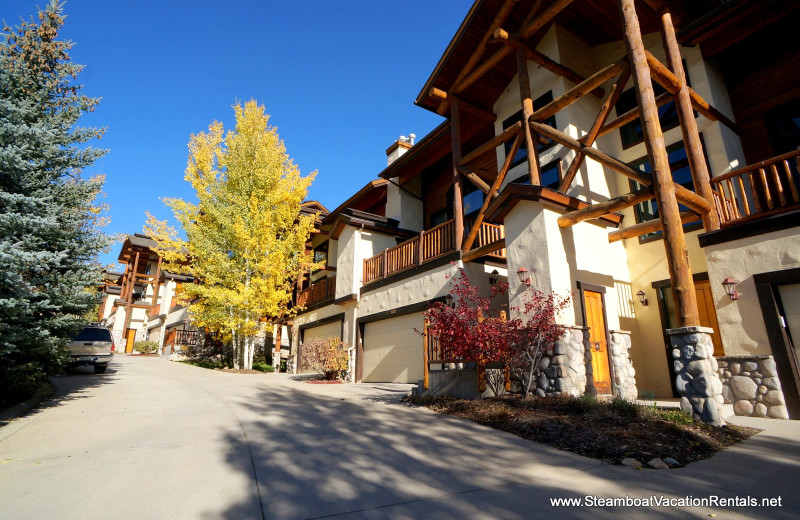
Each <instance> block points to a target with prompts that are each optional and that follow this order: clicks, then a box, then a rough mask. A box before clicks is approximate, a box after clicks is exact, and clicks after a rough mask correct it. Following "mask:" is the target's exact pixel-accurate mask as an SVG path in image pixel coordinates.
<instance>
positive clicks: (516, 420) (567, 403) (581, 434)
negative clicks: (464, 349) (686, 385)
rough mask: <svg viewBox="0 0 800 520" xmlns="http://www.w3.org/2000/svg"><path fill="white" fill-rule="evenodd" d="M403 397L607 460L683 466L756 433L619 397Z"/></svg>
mask: <svg viewBox="0 0 800 520" xmlns="http://www.w3.org/2000/svg"><path fill="white" fill-rule="evenodd" d="M407 401H408V402H410V403H411V404H416V405H419V406H426V407H428V408H431V409H433V410H435V411H436V412H438V413H444V414H449V415H454V416H456V417H461V418H464V419H469V420H471V421H475V422H477V423H480V424H483V425H486V426H491V427H492V428H496V429H498V430H503V431H506V432H510V433H513V434H515V435H518V436H520V437H523V438H525V439H530V440H534V441H536V442H541V443H544V444H549V445H550V446H554V447H556V448H558V449H560V450H567V451H572V452H575V453H579V454H581V455H584V456H587V457H592V458H595V459H599V460H603V461H606V462H610V463H612V464H620V463H621V461H622V459H625V458H634V459H637V460H639V461H641V462H642V463H644V464H646V462H647V461H649V460H651V459H653V458H659V459H662V460H663V459H664V458H672V459H675V460H676V461H677V462H678V464H677V465H678V466H685V465H686V464H689V463H691V462H695V461H698V460H702V459H705V458H708V457H710V456H712V455H713V454H714V453H716V452H717V451H720V450H722V449H725V448H726V447H728V446H731V445H732V444H735V443H737V442H740V441H743V440H745V439H747V438H749V437H751V436H752V435H754V434H756V433H758V432H759V431H761V430H757V429H754V428H743V427H739V426H734V425H728V426H725V427H723V428H718V427H714V426H709V425H707V424H705V423H702V422H699V421H695V420H693V419H692V418H691V417H690V416H688V415H687V414H684V413H683V412H680V411H679V410H669V411H665V410H655V409H653V408H649V407H643V406H638V405H635V404H632V403H628V402H625V401H613V402H600V401H598V400H596V399H589V398H578V399H576V398H568V397H546V398H539V397H530V398H528V399H525V400H522V399H520V398H519V397H518V396H501V397H493V398H488V399H480V400H475V401H470V400H463V399H455V398H452V397H449V396H421V397H409V398H407Z"/></svg>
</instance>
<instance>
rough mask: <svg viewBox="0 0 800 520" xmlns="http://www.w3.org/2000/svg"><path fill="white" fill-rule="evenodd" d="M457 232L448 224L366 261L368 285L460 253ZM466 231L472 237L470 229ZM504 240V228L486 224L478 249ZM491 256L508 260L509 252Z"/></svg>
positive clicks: (425, 232) (365, 273)
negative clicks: (454, 253)
mask: <svg viewBox="0 0 800 520" xmlns="http://www.w3.org/2000/svg"><path fill="white" fill-rule="evenodd" d="M468 226H469V223H468ZM455 229H456V226H455V220H448V221H447V222H444V223H442V224H439V225H438V226H436V227H432V228H431V229H428V230H426V231H422V232H421V233H420V234H419V236H416V237H414V238H411V239H409V240H406V241H405V242H402V243H400V244H397V245H396V246H394V247H391V248H389V249H387V250H386V251H384V252H383V253H380V254H378V255H375V256H373V257H372V258H368V259H366V260H364V282H363V283H364V285H367V284H370V283H373V282H375V281H378V280H382V279H384V278H386V277H387V276H391V275H393V274H396V273H400V272H403V271H405V270H407V269H411V268H413V267H416V266H418V265H422V264H424V263H426V262H430V261H431V260H435V259H437V258H440V257H442V256H445V255H447V254H449V253H452V252H453V251H455V250H456V245H455V237H456V234H455ZM465 231H466V232H467V233H468V232H469V229H468V228H467V230H465ZM504 237H505V234H504V230H503V226H499V225H496V224H489V223H487V222H484V223H482V224H481V228H480V230H479V231H478V236H477V238H476V239H475V244H474V247H475V248H478V247H481V246H484V245H487V244H491V243H492V242H495V241H497V240H499V239H501V238H504ZM488 256H493V257H495V258H500V259H504V258H505V249H501V250H499V251H495V252H493V253H490V254H489V255H488Z"/></svg>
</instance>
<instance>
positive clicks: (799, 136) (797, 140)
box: [764, 99, 800, 155]
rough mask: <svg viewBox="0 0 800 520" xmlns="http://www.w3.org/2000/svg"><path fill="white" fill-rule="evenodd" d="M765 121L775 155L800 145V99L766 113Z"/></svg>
mask: <svg viewBox="0 0 800 520" xmlns="http://www.w3.org/2000/svg"><path fill="white" fill-rule="evenodd" d="M764 121H765V124H766V127H767V132H768V133H769V138H770V141H771V143H772V151H773V153H774V154H775V155H781V154H784V153H786V152H791V151H792V150H796V149H797V148H798V147H800V99H795V100H794V101H790V102H789V103H785V104H783V105H781V106H779V107H778V108H774V109H772V110H770V111H768V112H766V113H764Z"/></svg>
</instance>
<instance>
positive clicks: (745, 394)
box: [731, 376, 758, 399]
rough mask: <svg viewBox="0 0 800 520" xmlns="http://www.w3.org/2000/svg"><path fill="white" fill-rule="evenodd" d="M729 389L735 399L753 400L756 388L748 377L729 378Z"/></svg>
mask: <svg viewBox="0 0 800 520" xmlns="http://www.w3.org/2000/svg"><path fill="white" fill-rule="evenodd" d="M731 389H732V390H733V395H734V396H735V397H736V399H755V397H756V391H758V386H757V385H756V384H755V382H754V381H753V380H752V379H750V378H749V377H745V376H733V377H731Z"/></svg>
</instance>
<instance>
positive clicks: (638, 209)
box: [630, 141, 702, 242]
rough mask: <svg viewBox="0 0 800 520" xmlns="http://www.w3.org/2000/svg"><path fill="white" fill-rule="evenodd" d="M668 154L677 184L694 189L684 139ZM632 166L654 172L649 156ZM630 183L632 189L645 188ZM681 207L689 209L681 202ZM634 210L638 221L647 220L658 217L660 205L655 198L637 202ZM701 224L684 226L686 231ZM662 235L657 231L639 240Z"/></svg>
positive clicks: (633, 182)
mask: <svg viewBox="0 0 800 520" xmlns="http://www.w3.org/2000/svg"><path fill="white" fill-rule="evenodd" d="M667 156H668V157H669V169H670V171H671V172H672V181H673V182H674V183H675V184H680V185H681V186H683V187H684V188H686V189H689V190H694V182H692V171H691V170H690V169H689V158H688V157H687V156H686V148H685V147H684V145H683V141H681V142H679V143H675V144H673V145H671V146H668V147H667ZM630 166H631V167H632V168H633V169H635V170H639V171H641V172H643V173H647V174H648V175H652V174H653V169H652V167H651V166H650V162H649V161H648V160H647V157H642V158H641V159H639V160H636V161H634V162H632V163H631V164H630ZM630 185H631V189H632V190H641V189H643V188H644V186H642V185H641V184H639V183H638V182H636V181H630ZM679 208H680V210H681V211H688V209H689V208H687V207H686V206H684V205H682V204H679ZM633 211H634V215H635V216H636V222H637V223H640V222H647V221H648V220H653V219H656V218H658V205H657V204H656V201H655V199H651V200H648V201H646V202H640V203H639V204H636V205H635V206H634V207H633ZM700 225H702V224H700V223H699V222H692V223H689V224H684V226H683V228H684V230H686V231H690V230H693V229H697V228H698V227H699V226H700ZM660 237H661V231H655V232H653V233H648V234H646V235H642V236H641V237H639V241H640V242H646V241H649V240H653V239H657V238H660Z"/></svg>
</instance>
